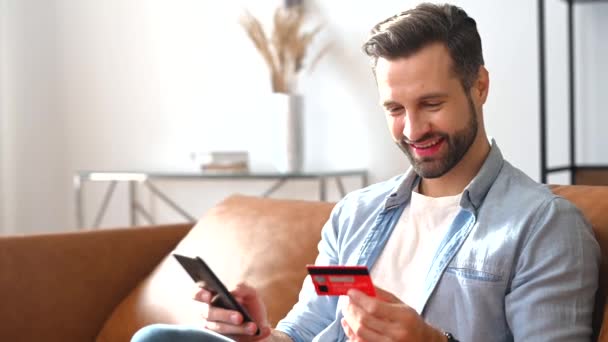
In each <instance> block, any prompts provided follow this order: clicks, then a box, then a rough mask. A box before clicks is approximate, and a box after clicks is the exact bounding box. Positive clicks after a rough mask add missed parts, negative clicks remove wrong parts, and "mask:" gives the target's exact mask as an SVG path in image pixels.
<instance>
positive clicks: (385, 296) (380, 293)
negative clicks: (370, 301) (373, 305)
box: [374, 286, 403, 304]
mask: <svg viewBox="0 0 608 342" xmlns="http://www.w3.org/2000/svg"><path fill="white" fill-rule="evenodd" d="M374 288H375V289H376V296H377V297H378V298H380V299H382V300H384V301H385V302H389V303H394V304H402V303H403V302H402V301H401V299H399V298H397V296H395V295H394V294H392V293H390V292H388V291H386V290H384V289H381V288H379V287H378V286H374Z"/></svg>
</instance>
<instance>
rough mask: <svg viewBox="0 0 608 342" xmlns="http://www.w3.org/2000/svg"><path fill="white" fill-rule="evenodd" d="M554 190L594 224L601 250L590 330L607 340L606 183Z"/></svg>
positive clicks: (607, 202)
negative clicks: (592, 320)
mask: <svg viewBox="0 0 608 342" xmlns="http://www.w3.org/2000/svg"><path fill="white" fill-rule="evenodd" d="M552 190H553V192H554V193H556V194H558V195H560V196H562V197H564V198H566V199H568V200H569V201H571V202H572V203H574V205H576V206H577V207H578V208H579V209H580V210H581V212H582V213H583V215H585V217H586V218H587V220H588V221H589V223H591V225H592V226H593V231H594V233H595V238H596V239H597V241H598V242H599V244H600V248H601V250H602V263H601V265H600V279H599V280H600V285H599V290H598V293H597V296H596V306H595V315H594V316H595V317H594V323H593V327H594V329H593V331H595V332H598V331H599V330H600V326H601V328H602V330H601V332H600V336H601V337H600V339H599V341H608V303H607V302H606V290H608V186H584V185H577V186H554V187H553V189H552Z"/></svg>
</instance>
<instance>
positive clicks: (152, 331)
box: [131, 324, 234, 342]
mask: <svg viewBox="0 0 608 342" xmlns="http://www.w3.org/2000/svg"><path fill="white" fill-rule="evenodd" d="M169 341H176V342H234V340H231V339H229V338H227V337H225V336H222V335H220V334H217V333H215V332H213V331H209V330H205V329H202V328H199V327H193V326H182V325H169V324H153V325H148V326H146V327H143V328H141V329H140V330H139V331H138V332H136V333H135V335H133V337H132V338H131V342H169Z"/></svg>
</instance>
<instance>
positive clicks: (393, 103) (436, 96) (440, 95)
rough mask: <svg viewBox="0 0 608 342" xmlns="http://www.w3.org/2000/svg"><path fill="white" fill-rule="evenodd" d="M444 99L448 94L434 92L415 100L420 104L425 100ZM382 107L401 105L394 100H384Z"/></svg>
mask: <svg viewBox="0 0 608 342" xmlns="http://www.w3.org/2000/svg"><path fill="white" fill-rule="evenodd" d="M444 97H448V93H444V92H435V93H428V94H424V95H422V96H420V97H419V98H418V99H417V100H418V102H420V101H427V100H433V99H439V98H444ZM382 106H383V107H385V108H386V107H390V106H401V104H400V103H399V102H397V101H395V100H386V101H384V102H382Z"/></svg>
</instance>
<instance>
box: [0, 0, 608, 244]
mask: <svg viewBox="0 0 608 342" xmlns="http://www.w3.org/2000/svg"><path fill="white" fill-rule="evenodd" d="M4 1H6V3H7V9H6V12H5V11H3V12H5V13H7V15H6V16H7V17H10V18H11V20H10V22H9V23H8V27H9V32H10V34H9V36H10V38H12V39H9V44H10V51H9V52H10V53H8V56H7V57H6V58H4V59H0V62H2V65H4V66H5V67H6V66H7V65H10V67H9V69H10V71H11V73H10V77H9V81H10V82H9V84H10V87H9V88H8V90H5V91H4V93H3V94H2V95H3V96H6V95H7V94H8V95H10V96H9V97H10V100H8V101H5V102H6V103H5V105H6V104H7V103H8V105H6V106H5V107H8V108H7V109H6V111H5V113H4V114H5V121H4V123H5V125H4V126H0V129H2V128H4V131H1V132H2V133H3V134H2V136H3V139H2V140H1V141H2V143H3V144H2V145H0V147H4V149H5V150H7V148H8V146H10V148H8V149H9V150H10V153H13V154H14V156H13V157H12V160H11V157H10V156H9V158H8V159H7V158H4V157H3V158H2V160H4V162H6V160H11V162H10V163H8V165H9V166H12V168H9V170H8V171H7V172H4V176H5V178H6V179H8V180H9V181H8V182H5V183H4V185H5V186H6V185H7V184H9V185H10V186H11V189H12V190H10V189H9V191H7V190H6V189H5V193H6V194H7V195H6V196H5V198H4V199H5V201H4V203H5V212H10V213H11V214H12V215H13V216H14V223H12V224H10V226H11V227H17V228H15V229H13V230H14V231H19V232H34V231H56V230H65V229H68V228H73V227H74V226H75V222H74V205H73V194H72V191H71V182H72V180H71V176H72V174H73V172H75V171H76V170H79V169H104V170H112V169H114V170H127V169H131V170H132V169H135V170H171V171H194V170H195V169H196V168H195V166H194V165H193V164H191V163H190V161H189V160H188V154H189V152H191V151H201V150H208V149H250V150H251V153H252V158H254V160H253V164H254V167H256V168H267V167H268V163H267V156H266V155H265V154H264V151H261V148H262V146H263V140H264V139H265V137H267V136H268V135H269V132H267V131H265V127H266V124H265V120H266V122H267V121H268V120H269V119H270V118H269V117H268V115H267V110H266V109H267V108H268V106H269V105H268V103H267V102H266V101H265V100H264V99H265V98H266V96H267V94H268V93H269V92H270V86H269V82H268V77H267V73H266V69H265V66H264V64H263V62H262V60H261V58H260V57H259V56H258V55H257V53H256V52H255V50H254V48H253V46H252V45H251V43H250V42H249V41H248V39H247V37H246V36H245V34H244V33H243V32H242V30H241V28H240V27H239V25H238V23H237V20H238V15H239V13H240V11H241V8H242V7H243V5H244V4H247V6H249V7H250V8H251V6H255V7H253V8H251V9H252V10H253V12H254V14H258V15H259V14H261V13H270V10H271V9H272V7H273V6H274V5H275V4H276V3H278V2H280V1H278V0H277V1H274V0H273V1H266V2H247V1H245V0H240V1H226V2H217V1H215V2H211V1H199V0H180V1H171V2H168V1H143V0H142V1H137V0H106V1H102V2H100V1H95V0H81V1H69V0H53V1H41V0H38V1H36V0H4ZM311 2H312V5H311V7H312V11H313V12H315V13H316V14H317V15H318V16H319V17H320V18H321V19H322V20H324V21H325V22H326V23H327V24H326V28H325V31H324V32H323V35H322V37H321V38H322V40H324V41H331V42H332V43H333V49H332V50H330V52H329V53H328V54H327V55H326V56H325V58H324V59H323V60H322V61H321V63H320V64H319V65H318V66H317V69H316V70H315V72H314V73H313V74H311V75H304V76H305V77H303V78H302V79H301V83H300V92H301V93H302V94H303V95H304V97H305V100H306V105H305V113H304V116H305V129H304V130H305V141H306V146H305V150H306V155H305V166H306V168H307V169H309V170H326V169H329V170H335V169H341V168H367V169H369V170H370V176H371V177H370V179H371V181H380V180H382V179H385V178H387V177H390V176H392V175H394V174H397V173H399V172H402V171H403V170H404V169H405V168H406V166H407V162H406V160H405V158H404V156H402V155H401V153H400V152H399V151H398V150H397V148H396V147H394V145H393V143H392V142H391V140H390V138H389V135H388V131H387V128H386V126H385V122H384V118H383V114H382V112H381V110H380V107H379V106H378V104H377V93H376V88H375V85H374V82H373V78H372V75H371V73H370V71H369V67H368V61H367V59H366V57H365V56H364V55H363V53H361V52H360V46H361V44H362V42H363V41H364V40H365V37H366V36H367V32H368V30H369V28H371V26H372V25H373V24H375V23H376V22H377V21H379V20H381V19H383V18H385V17H387V16H389V15H392V14H393V13H395V12H397V11H401V10H403V9H405V8H408V7H411V6H414V5H415V4H416V3H417V1H411V0H410V1H396V0H395V1H393V0H391V1H382V2H375V3H372V2H369V1H352V0H334V1H311ZM455 3H456V4H459V5H461V6H463V7H464V8H465V9H466V10H467V11H468V12H469V14H471V15H472V16H473V17H474V18H476V20H477V22H478V27H479V30H480V33H481V36H482V41H483V45H484V54H485V58H486V64H487V67H488V69H489V70H490V75H491V82H492V83H491V91H490V97H489V99H488V103H487V105H486V107H485V116H486V125H487V128H488V132H489V134H490V135H492V136H493V137H495V138H496V139H497V141H498V143H499V144H500V146H501V148H502V150H503V153H504V155H505V156H506V157H507V158H508V159H509V160H510V161H511V162H512V163H513V164H515V165H516V166H518V167H520V168H521V169H523V170H524V171H525V172H526V173H528V174H529V175H530V176H532V177H533V178H535V179H538V176H539V160H538V156H539V153H538V149H539V142H538V130H539V128H538V65H537V62H538V58H537V31H536V30H537V28H536V3H535V2H531V1H528V0H518V1H509V2H504V1H483V2H481V1H473V0H462V1H456V2H455ZM548 3H551V2H548ZM556 3H559V2H558V1H556ZM254 4H255V5H254ZM556 6H557V7H556ZM559 6H560V5H551V6H550V7H551V8H548V11H553V13H556V14H554V16H558V15H559V11H560V8H559ZM597 6H600V5H597ZM604 8H605V7H604ZM602 11H603V12H602ZM602 11H592V10H584V11H579V12H578V13H577V16H582V19H581V20H579V22H581V21H583V19H584V21H585V22H586V25H590V28H589V29H588V30H599V29H604V31H605V25H606V24H605V23H601V22H602V19H605V18H606V17H607V16H608V15H606V11H605V10H602ZM598 13H599V14H598ZM602 13H603V14H602ZM266 16H268V14H266ZM604 21H605V20H604ZM589 23H591V24H589ZM555 27H557V29H555V28H554V27H552V29H551V31H550V32H551V33H552V34H554V33H555V32H558V34H559V31H560V30H561V29H563V27H564V22H563V21H562V22H561V23H560V22H555ZM594 32H595V31H594ZM597 32H602V31H597ZM581 34H583V33H581ZM595 38H598V37H595ZM550 39H551V43H550V44H553V48H552V49H553V50H551V54H552V56H553V61H552V62H551V63H554V64H552V65H550V67H551V68H553V67H554V66H555V68H557V69H559V68H560V65H559V64H560V60H559V58H557V61H556V56H559V55H560V54H562V53H563V51H561V50H560V49H561V47H560V44H563V43H561V42H560V41H559V39H555V38H550ZM588 39H589V40H585V39H582V38H581V41H582V42H583V44H587V46H589V45H592V44H593V41H592V40H591V39H592V38H591V37H590V36H589V37H588ZM598 40H599V39H598ZM319 45H320V44H319ZM604 49H605V47H604ZM605 55H606V51H605V50H603V52H602V55H600V56H605ZM600 60H601V59H597V58H596V59H589V60H588V61H587V60H585V62H586V63H589V64H591V65H597V66H599V64H600ZM604 60H605V58H604ZM605 70H606V69H604V71H600V72H599V73H598V72H597V71H586V72H587V73H590V74H593V75H597V74H599V75H605V73H606V71H605ZM564 75H565V73H564ZM556 76H557V74H552V76H551V77H553V79H552V80H550V82H549V83H550V84H551V86H552V87H555V88H551V91H552V94H557V95H553V96H557V97H556V99H562V98H563V97H562V96H560V95H559V93H560V91H563V89H562V87H559V86H558V85H560V84H563V83H562V82H563V81H562V80H559V79H558V78H557V77H556ZM597 77H599V76H596V78H594V79H593V80H594V81H597V82H596V83H593V84H591V85H590V84H587V83H586V82H587V81H585V83H584V84H580V86H581V88H582V89H581V91H580V93H581V94H587V95H586V96H591V97H590V98H589V99H591V100H589V101H587V102H586V104H585V106H587V107H584V108H582V109H588V110H589V111H591V110H592V109H598V108H600V107H599V104H600V102H599V99H600V98H601V97H600V96H599V95H598V94H600V93H601V89H599V88H598V87H597V84H601V81H600V80H601V79H602V78H597ZM604 79H605V77H604ZM564 80H565V79H564ZM581 80H582V78H581ZM581 83H582V82H581ZM594 92H595V95H593V93H594ZM589 94H591V95H589ZM593 96H595V97H593ZM556 102H557V100H556ZM552 105H553V103H552ZM561 107H562V106H561V105H560V104H556V105H553V107H550V110H551V108H561ZM557 112H559V111H557ZM560 113H561V112H560ZM598 113H599V111H598ZM7 114H8V115H7ZM0 115H1V114H0ZM597 120H603V119H597ZM0 122H1V121H0ZM7 122H8V123H9V124H8V125H6V123H7ZM595 122H596V121H594V123H595ZM564 124H565V123H564ZM564 124H559V123H558V124H557V126H555V127H554V126H552V129H554V130H555V131H560V130H561V129H562V128H563V127H564V126H563V125H564ZM580 129H583V130H589V131H590V132H592V133H594V134H596V133H597V132H600V131H599V128H597V127H596V126H590V127H580ZM5 133H6V134H5ZM583 133H584V134H582V135H583V136H585V137H587V136H592V135H591V134H589V135H587V132H586V131H585V132H583ZM596 138H597V136H596ZM554 139H558V140H559V139H560V137H559V136H556V137H554ZM589 139H591V138H589ZM7 141H8V145H7ZM591 141H594V140H589V141H588V142H587V144H588V145H586V151H587V150H589V151H591V150H590V149H589V146H593V143H592V142H591ZM595 141H597V140H595ZM3 152H4V151H3ZM589 153H595V154H593V155H591V157H593V158H601V157H602V155H601V150H600V152H589ZM3 156H4V153H3ZM560 157H561V154H559V155H557V156H553V157H552V158H554V159H555V158H560ZM604 159H606V158H604ZM2 170H4V168H3V169H2ZM0 175H1V174H0ZM0 185H2V183H0ZM268 185H269V184H268V183H247V182H239V183H236V184H235V183H226V182H221V183H213V184H211V183H206V184H199V183H179V184H178V183H165V184H161V185H160V186H162V188H163V189H165V190H166V191H167V192H169V193H170V194H171V195H172V196H174V197H175V198H176V199H177V200H178V201H179V202H180V203H183V204H184V205H185V207H186V208H187V209H189V210H190V211H192V212H193V213H195V214H199V215H200V214H202V212H204V210H206V208H208V207H209V206H211V205H212V203H214V202H216V201H218V200H219V199H221V198H222V197H225V196H226V195H227V194H229V193H232V192H237V191H238V192H243V193H250V194H256V193H260V192H261V191H262V190H264V188H265V187H266V186H268ZM86 190H87V193H86V195H87V196H86V198H87V207H86V213H87V222H88V223H90V222H91V221H92V218H93V215H94V209H95V206H96V205H98V204H99V201H100V198H101V195H102V191H103V189H102V187H101V186H99V185H93V186H89V187H88V188H87V189H86ZM314 190H315V188H314V187H312V186H311V184H310V183H304V184H293V185H291V186H288V187H286V188H285V189H284V190H282V192H280V193H279V194H277V196H279V197H301V198H311V197H314V196H315V194H316V193H315V191H314ZM117 195H118V196H117V197H116V198H115V199H114V201H113V202H112V203H111V206H110V211H109V212H108V217H107V220H106V221H105V225H106V226H115V225H121V224H125V223H126V222H127V214H126V210H125V208H126V202H125V197H126V196H125V189H123V188H121V189H119V191H118V194H117ZM7 197H8V198H7ZM333 199H336V198H333ZM144 201H145V203H146V204H149V205H151V206H152V207H153V208H155V209H154V210H155V212H156V213H157V216H158V217H159V220H161V221H168V220H176V219H178V218H177V217H176V216H175V215H173V214H171V213H169V212H168V211H167V210H165V209H164V208H163V206H162V204H160V203H159V202H158V201H155V200H153V199H150V198H148V197H147V196H146V194H145V193H144ZM9 203H13V204H12V205H13V207H12V208H10V207H9V206H7V205H6V204H9ZM32 213H35V214H32ZM4 224H5V226H6V222H5V223H4Z"/></svg>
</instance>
